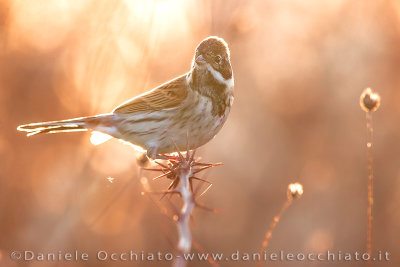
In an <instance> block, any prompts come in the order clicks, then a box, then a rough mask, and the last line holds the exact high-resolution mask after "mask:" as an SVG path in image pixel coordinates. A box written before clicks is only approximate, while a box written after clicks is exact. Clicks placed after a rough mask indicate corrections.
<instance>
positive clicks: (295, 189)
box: [257, 183, 303, 267]
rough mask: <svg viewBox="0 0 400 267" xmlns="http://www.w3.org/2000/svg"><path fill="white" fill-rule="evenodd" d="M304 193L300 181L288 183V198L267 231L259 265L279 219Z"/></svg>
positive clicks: (260, 252)
mask: <svg viewBox="0 0 400 267" xmlns="http://www.w3.org/2000/svg"><path fill="white" fill-rule="evenodd" d="M302 195H303V186H302V185H301V184H300V183H292V184H289V185H288V189H287V191H286V196H287V200H286V202H285V203H284V204H283V206H282V207H281V209H280V210H279V212H278V214H276V215H275V216H274V219H273V221H272V222H271V223H270V225H269V228H268V230H267V232H266V233H265V236H264V240H263V242H262V244H261V248H260V251H259V254H260V259H259V261H258V264H257V266H259V267H261V266H262V261H261V255H262V252H263V250H264V249H266V248H267V246H268V243H269V240H270V239H271V236H272V232H273V231H274V229H275V227H276V225H277V224H278V222H279V220H280V219H281V217H282V215H283V214H284V213H285V211H286V210H287V208H289V207H290V205H292V202H293V200H294V199H298V198H300V197H301V196H302Z"/></svg>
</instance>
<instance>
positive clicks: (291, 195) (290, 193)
mask: <svg viewBox="0 0 400 267" xmlns="http://www.w3.org/2000/svg"><path fill="white" fill-rule="evenodd" d="M302 195H303V186H302V185H301V184H299V183H292V184H289V186H288V190H287V197H288V199H290V200H291V199H296V198H300V197H301V196H302Z"/></svg>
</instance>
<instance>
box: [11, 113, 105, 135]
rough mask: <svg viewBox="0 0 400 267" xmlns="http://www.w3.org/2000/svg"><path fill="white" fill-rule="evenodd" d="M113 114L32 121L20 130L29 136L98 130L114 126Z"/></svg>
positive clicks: (19, 129) (19, 127)
mask: <svg viewBox="0 0 400 267" xmlns="http://www.w3.org/2000/svg"><path fill="white" fill-rule="evenodd" d="M112 126H113V125H112V115H111V114H104V115H97V116H92V117H82V118H75V119H70V120H62V121H48V122H39V123H30V124H25V125H20V126H18V128H17V130H18V131H23V132H27V136H32V135H36V134H43V133H61V132H74V131H87V130H97V129H98V128H107V127H112Z"/></svg>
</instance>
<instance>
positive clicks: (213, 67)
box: [193, 36, 232, 82]
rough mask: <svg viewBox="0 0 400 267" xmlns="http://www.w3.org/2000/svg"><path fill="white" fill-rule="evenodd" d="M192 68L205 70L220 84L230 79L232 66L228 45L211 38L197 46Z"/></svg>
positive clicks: (218, 39)
mask: <svg viewBox="0 0 400 267" xmlns="http://www.w3.org/2000/svg"><path fill="white" fill-rule="evenodd" d="M193 67H195V68H196V69H207V70H208V71H210V72H211V73H212V74H213V75H214V77H215V78H216V79H217V80H219V81H220V82H226V81H228V80H230V79H231V78H232V66H231V60H230V52H229V48H228V44H227V43H226V42H225V41H224V40H223V39H222V38H219V37H216V36H211V37H208V38H206V39H204V40H203V41H201V43H200V44H199V45H198V46H197V48H196V53H195V55H194V59H193Z"/></svg>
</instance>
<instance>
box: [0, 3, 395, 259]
mask: <svg viewBox="0 0 400 267" xmlns="http://www.w3.org/2000/svg"><path fill="white" fill-rule="evenodd" d="M209 35H218V36H221V37H223V38H224V39H225V40H226V41H227V42H228V44H229V45H230V49H231V54H232V64H233V68H234V73H235V103H234V106H233V109H232V112H231V115H230V117H229V119H228V121H227V123H226V125H225V126H224V128H223V129H222V131H221V132H220V134H218V135H217V137H216V138H215V139H213V140H212V141H211V142H210V143H208V144H207V145H205V146H204V147H203V148H201V149H200V150H199V151H198V154H199V155H201V156H202V157H203V159H204V160H205V161H208V162H218V161H222V162H223V163H224V166H222V167H218V168H215V169H213V170H211V171H210V172H209V173H207V174H206V177H207V178H208V179H210V180H211V181H212V182H213V187H212V188H211V189H210V190H209V191H208V192H207V193H206V194H205V195H204V196H203V197H202V198H201V201H202V203H204V204H205V205H207V206H209V207H213V208H217V209H219V210H220V213H219V214H213V213H210V212H206V211H203V210H196V211H195V213H194V216H193V224H192V232H193V236H194V240H195V243H196V248H197V250H200V251H206V252H223V253H232V252H235V251H236V250H239V251H241V252H249V253H253V252H256V251H258V249H259V247H260V244H261V242H262V239H263V236H264V233H265V231H266V229H267V227H268V225H269V223H270V221H271V220H272V218H273V216H274V215H275V214H276V213H277V212H278V211H279V209H280V207H281V205H282V204H283V203H284V201H285V200H286V188H287V185H288V183H290V182H294V181H298V182H301V183H302V184H303V186H304V190H305V193H304V195H303V197H302V198H301V199H300V200H299V201H296V202H295V203H293V205H292V206H291V207H290V208H289V209H288V210H287V212H286V213H285V214H284V215H283V217H282V218H281V221H280V222H279V224H278V225H277V227H276V229H275V231H274V233H273V236H272V239H271V241H270V244H269V246H268V251H269V252H277V251H279V250H284V251H286V252H293V253H297V252H320V251H326V250H331V251H342V252H354V251H360V252H363V251H365V240H366V216H367V209H366V205H367V171H366V145H365V143H366V128H365V113H364V112H363V111H362V110H361V109H360V106H359V96H360V94H361V92H362V91H363V89H364V88H366V87H372V88H374V89H375V90H376V91H377V92H379V94H380V95H381V97H382V105H381V107H380V109H379V110H378V111H377V112H375V113H374V114H373V117H374V118H373V119H374V128H375V129H374V130H375V131H374V157H375V162H374V171H375V175H376V176H375V203H374V232H373V247H374V251H378V250H382V251H389V252H390V253H391V261H390V262H381V263H376V265H375V266H399V264H400V257H399V256H398V253H399V251H400V244H399V237H400V228H399V225H400V212H399V203H400V164H399V163H400V140H399V137H400V127H399V117H400V105H399V103H400V90H399V88H400V75H399V73H400V1H397V0H392V1H390V0H387V1H364V0H351V1H350V0H347V1H346V0H313V1H312V0H282V1H274V0H267V1H264V0H254V1H244V0H243V1H239V0H237V1H222V0H215V1H213V0H204V1H194V0H152V1H128V0H127V1H103V0H100V1H94V0H84V1H68V0H59V1H55V0H53V1H47V0H37V1H29V0H13V1H12V0H9V1H8V0H1V1H0V266H28V265H29V266H99V265H100V266H119V265H122V264H121V263H120V262H117V263H115V262H110V261H107V262H99V261H98V260H95V257H94V255H95V253H96V252H97V251H98V250H100V249H101V250H107V251H110V252H124V251H129V250H133V251H136V252H141V251H145V252H157V251H162V252H171V251H173V249H174V248H173V244H174V243H175V242H176V240H177V237H176V236H177V233H176V228H175V225H174V223H173V221H172V220H171V219H170V218H169V217H168V216H166V215H165V213H167V214H171V210H172V208H171V205H170V202H169V201H166V200H164V201H159V199H158V197H153V196H149V195H144V196H142V195H141V192H142V191H144V190H145V188H147V189H148V188H150V189H152V190H159V189H162V188H165V187H166V186H167V184H168V181H151V180H145V179H140V178H141V175H140V174H139V171H138V167H137V164H136V160H135V158H136V152H134V151H133V150H132V149H131V147H129V146H126V145H124V144H122V143H120V142H118V141H117V140H112V141H109V142H107V143H105V144H103V145H100V146H96V147H94V146H93V145H92V144H91V143H90V141H89V138H90V134H89V133H71V134H59V135H43V136H36V137H32V138H26V137H25V136H24V135H23V134H22V133H19V132H17V131H16V127H17V126H18V125H19V124H24V123H29V122H39V121H47V120H58V119H67V118H72V117H80V116H85V115H94V114H98V113H106V112H109V111H111V110H112V109H113V107H115V106H116V105H118V104H119V103H121V102H123V101H125V100H127V99H129V98H131V97H133V96H135V95H137V94H139V93H142V92H144V91H147V90H149V89H151V88H153V87H154V86H156V85H158V84H160V83H163V82H165V81H166V80H169V79H171V78H174V77H175V76H178V75H180V74H182V73H184V72H186V71H188V70H189V67H190V63H191V60H192V56H193V53H194V49H195V47H196V45H197V44H198V43H199V42H200V41H201V40H202V39H203V38H205V37H207V36H209ZM143 176H144V177H147V178H151V177H152V176H154V174H153V173H148V172H147V173H143ZM110 177H111V178H114V179H113V180H112V179H108V178H110ZM111 181H112V182H111ZM146 181H148V183H147V184H146V183H145V184H143V183H142V182H146ZM13 250H33V251H36V252H47V251H49V252H58V251H64V252H67V251H75V250H78V251H80V252H86V253H89V254H90V258H91V260H89V261H88V262H82V261H78V262H69V263H68V264H67V263H66V262H55V263H54V262H53V263H52V262H27V263H24V262H18V261H12V260H10V257H9V254H10V252H11V251H13ZM194 251H196V249H195V250H194ZM129 265H130V266H169V265H170V263H169V262H139V263H135V262H129ZM207 265H208V264H207V263H204V262H203V263H200V262H193V263H192V264H191V265H190V266H207ZM221 265H222V266H249V265H251V266H254V265H255V263H254V262H251V263H248V262H247V263H246V262H229V263H225V262H222V263H221ZM269 265H270V266H309V265H312V266H363V265H364V263H363V262H355V261H353V262H276V263H273V262H269Z"/></svg>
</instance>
